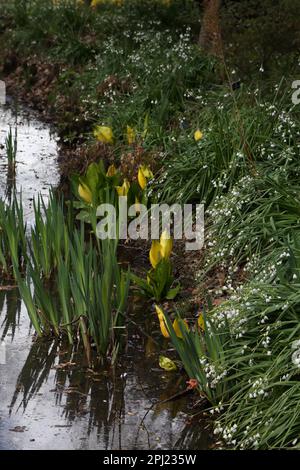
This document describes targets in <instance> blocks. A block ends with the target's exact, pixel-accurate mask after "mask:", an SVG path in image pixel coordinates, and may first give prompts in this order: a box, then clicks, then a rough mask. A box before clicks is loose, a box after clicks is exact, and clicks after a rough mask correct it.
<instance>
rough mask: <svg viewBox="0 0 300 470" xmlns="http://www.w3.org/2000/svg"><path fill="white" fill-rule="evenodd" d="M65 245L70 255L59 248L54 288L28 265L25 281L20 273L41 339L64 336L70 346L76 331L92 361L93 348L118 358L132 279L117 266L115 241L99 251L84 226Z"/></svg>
mask: <svg viewBox="0 0 300 470" xmlns="http://www.w3.org/2000/svg"><path fill="white" fill-rule="evenodd" d="M67 246H68V250H69V251H68V252H67V253H64V252H63V251H62V250H61V254H60V256H59V258H58V264H57V270H56V272H55V273H54V276H53V282H52V284H50V286H49V284H47V283H45V282H44V280H43V279H42V277H41V275H40V274H39V272H38V271H37V270H36V269H35V267H34V266H33V264H32V263H31V262H30V261H29V262H28V269H27V275H26V277H25V279H24V278H22V276H21V275H20V273H18V274H17V280H18V285H19V289H20V293H21V296H22V298H23V300H24V302H25V304H26V307H27V310H28V314H29V316H30V319H31V321H32V324H33V326H34V328H35V330H36V332H37V334H38V335H39V336H42V335H44V334H50V333H52V334H54V335H55V336H61V335H63V334H65V333H66V334H67V338H68V340H69V342H70V343H71V344H73V343H74V342H76V341H77V333H78V334H79V337H80V338H81V340H82V342H83V344H84V348H85V351H86V354H87V358H88V362H89V363H91V362H92V345H93V344H94V345H95V346H96V349H97V352H98V353H99V354H100V355H101V356H105V355H106V354H112V356H114V355H115V352H116V349H117V345H118V342H117V338H119V334H118V332H117V328H120V327H121V326H122V325H123V324H124V313H125V310H126V302H127V297H128V290H129V275H128V273H124V272H123V271H122V270H121V268H120V267H119V265H118V262H117V258H116V242H115V241H113V242H112V241H108V240H107V241H104V242H102V243H101V251H100V253H99V251H98V249H97V248H95V247H94V246H93V243H92V240H91V239H90V240H89V241H87V242H86V241H85V233H84V226H83V225H82V227H81V230H79V231H77V230H75V233H74V234H73V235H72V236H71V237H70V238H69V240H68V242H67Z"/></svg>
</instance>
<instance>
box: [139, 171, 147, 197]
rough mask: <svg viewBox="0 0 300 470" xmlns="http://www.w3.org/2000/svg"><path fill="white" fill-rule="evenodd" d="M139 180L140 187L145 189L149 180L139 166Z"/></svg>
mask: <svg viewBox="0 0 300 470" xmlns="http://www.w3.org/2000/svg"><path fill="white" fill-rule="evenodd" d="M138 182H139V185H140V187H141V188H142V190H143V191H144V189H145V188H146V186H147V180H146V178H145V175H144V173H143V171H142V169H141V168H139V171H138Z"/></svg>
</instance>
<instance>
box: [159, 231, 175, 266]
mask: <svg viewBox="0 0 300 470" xmlns="http://www.w3.org/2000/svg"><path fill="white" fill-rule="evenodd" d="M172 248H173V241H172V238H171V237H170V234H169V233H168V232H167V230H164V231H163V233H162V234H161V237H160V254H161V256H162V258H165V259H168V258H170V254H171V251H172Z"/></svg>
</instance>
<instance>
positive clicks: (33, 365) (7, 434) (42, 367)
mask: <svg viewBox="0 0 300 470" xmlns="http://www.w3.org/2000/svg"><path fill="white" fill-rule="evenodd" d="M0 306H1V307H2V314H1V316H0V320H1V325H2V326H1V336H2V337H4V336H5V337H6V347H7V364H6V365H0V385H1V390H0V416H1V418H2V419H1V420H0V423H1V424H0V442H1V443H2V444H1V445H2V447H3V446H4V448H25V449H31V448H32V449H36V448H44V449H53V448H59V449H74V448H81V449H147V448H149V449H150V448H151V449H172V448H187V449H188V448H191V449H192V448H193V449H194V448H198V447H201V448H203V447H204V448H207V446H208V441H207V439H208V437H207V436H208V433H207V432H206V431H205V433H204V436H203V435H202V434H201V432H200V431H201V428H200V427H199V426H198V425H197V423H193V424H192V425H191V423H189V421H188V417H187V415H186V414H185V413H184V412H183V411H182V410H184V409H186V405H187V402H186V401H185V399H181V400H174V401H165V400H166V399H167V398H168V397H171V396H172V395H174V393H176V392H178V390H180V389H182V387H184V379H183V378H178V375H177V374H168V373H164V372H163V371H161V370H160V369H159V368H158V367H157V354H156V352H155V351H153V352H152V354H151V355H150V357H149V345H148V340H147V338H145V339H144V340H143V339H141V337H140V336H139V332H138V330H136V331H131V332H130V333H131V334H130V337H131V338H133V340H132V341H131V342H129V343H128V345H127V353H126V356H125V357H124V356H123V355H122V361H121V360H120V362H119V363H118V364H117V365H116V367H115V368H113V369H112V368H105V367H102V368H101V367H99V368H97V369H96V370H91V369H89V368H88V367H87V366H86V364H85V363H84V359H82V358H84V355H83V354H82V351H81V349H80V345H79V347H78V348H79V349H78V350H76V348H75V349H74V348H72V347H70V346H69V345H68V344H65V343H64V342H59V341H53V340H50V339H48V340H47V339H43V340H35V338H34V336H33V332H32V330H31V329H30V324H29V321H28V319H27V318H26V311H25V308H24V305H23V304H22V303H21V302H20V301H19V300H18V295H17V292H16V291H15V290H9V291H7V292H4V291H2V292H0ZM12 339H13V340H12ZM152 349H153V348H152ZM156 402H159V403H158V404H157V405H156ZM149 409H150V411H149ZM191 426H192V427H191ZM20 430H21V431H22V432H20ZM1 445H0V447H1Z"/></svg>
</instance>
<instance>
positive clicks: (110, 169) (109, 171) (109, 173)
mask: <svg viewBox="0 0 300 470" xmlns="http://www.w3.org/2000/svg"><path fill="white" fill-rule="evenodd" d="M116 172H117V170H116V167H115V165H114V164H112V165H110V166H109V167H108V169H107V172H106V176H115V174H116Z"/></svg>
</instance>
